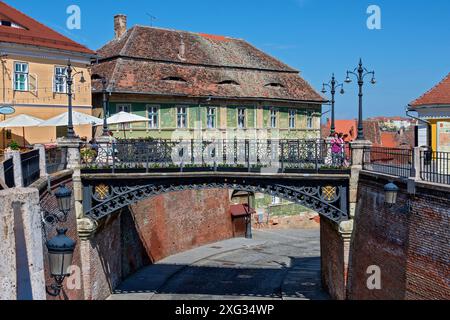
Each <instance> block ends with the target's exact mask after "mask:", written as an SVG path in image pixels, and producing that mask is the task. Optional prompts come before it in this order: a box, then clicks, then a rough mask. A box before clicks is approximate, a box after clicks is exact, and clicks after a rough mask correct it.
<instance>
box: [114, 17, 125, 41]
mask: <svg viewBox="0 0 450 320" xmlns="http://www.w3.org/2000/svg"><path fill="white" fill-rule="evenodd" d="M125 32H127V16H126V15H124V14H118V15H115V16H114V33H115V39H119V38H121V37H122V36H123V35H124V34H125Z"/></svg>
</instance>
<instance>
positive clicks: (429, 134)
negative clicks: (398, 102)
mask: <svg viewBox="0 0 450 320" xmlns="http://www.w3.org/2000/svg"><path fill="white" fill-rule="evenodd" d="M410 107H411V105H408V106H407V107H406V116H408V117H409V118H411V119H414V120H417V121H419V122H422V123H425V124H426V125H427V127H428V128H427V140H428V146H429V147H430V149H431V151H433V142H432V139H431V129H432V127H431V123H430V122H429V121H426V120H424V119H421V118H418V117H415V116H413V115H411V114H409V113H410V112H413V111H412V110H410Z"/></svg>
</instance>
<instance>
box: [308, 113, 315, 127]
mask: <svg viewBox="0 0 450 320" xmlns="http://www.w3.org/2000/svg"><path fill="white" fill-rule="evenodd" d="M306 128H307V129H314V116H313V114H312V113H308V114H307V115H306Z"/></svg>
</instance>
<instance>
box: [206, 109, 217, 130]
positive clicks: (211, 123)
mask: <svg viewBox="0 0 450 320" xmlns="http://www.w3.org/2000/svg"><path fill="white" fill-rule="evenodd" d="M206 125H207V126H208V129H214V128H215V127H216V108H208V113H207V118H206Z"/></svg>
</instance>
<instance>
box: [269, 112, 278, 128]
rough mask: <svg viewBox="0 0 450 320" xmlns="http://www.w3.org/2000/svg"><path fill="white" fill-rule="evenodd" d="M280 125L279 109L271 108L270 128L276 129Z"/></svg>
mask: <svg viewBox="0 0 450 320" xmlns="http://www.w3.org/2000/svg"><path fill="white" fill-rule="evenodd" d="M277 127H278V110H277V109H276V108H270V128H271V129H276V128H277Z"/></svg>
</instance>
